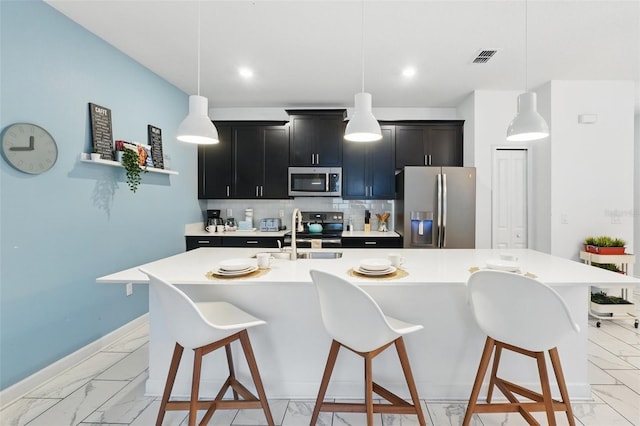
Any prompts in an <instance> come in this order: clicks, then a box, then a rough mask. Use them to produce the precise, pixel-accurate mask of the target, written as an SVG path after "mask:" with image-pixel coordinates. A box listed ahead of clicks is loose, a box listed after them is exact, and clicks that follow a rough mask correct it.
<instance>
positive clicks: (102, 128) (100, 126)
mask: <svg viewBox="0 0 640 426" xmlns="http://www.w3.org/2000/svg"><path fill="white" fill-rule="evenodd" d="M89 115H90V116H91V141H92V147H93V150H94V152H97V153H98V154H100V158H102V159H103V160H113V131H112V130H111V110H110V109H109V108H105V107H102V106H100V105H96V104H92V103H89Z"/></svg>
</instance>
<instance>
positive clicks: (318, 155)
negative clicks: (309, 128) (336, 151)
mask: <svg viewBox="0 0 640 426" xmlns="http://www.w3.org/2000/svg"><path fill="white" fill-rule="evenodd" d="M316 164H320V154H316Z"/></svg>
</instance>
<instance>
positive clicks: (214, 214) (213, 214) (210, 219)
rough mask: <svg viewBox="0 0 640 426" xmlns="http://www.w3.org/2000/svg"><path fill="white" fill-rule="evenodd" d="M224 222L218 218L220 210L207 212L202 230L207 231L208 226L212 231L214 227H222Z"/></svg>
mask: <svg viewBox="0 0 640 426" xmlns="http://www.w3.org/2000/svg"><path fill="white" fill-rule="evenodd" d="M223 224H224V221H223V220H222V218H221V217H220V210H207V220H206V221H205V223H204V229H205V230H206V231H208V230H209V227H210V226H213V227H214V229H215V227H216V225H223Z"/></svg>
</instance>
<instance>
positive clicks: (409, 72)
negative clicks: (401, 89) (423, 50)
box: [402, 67, 416, 78]
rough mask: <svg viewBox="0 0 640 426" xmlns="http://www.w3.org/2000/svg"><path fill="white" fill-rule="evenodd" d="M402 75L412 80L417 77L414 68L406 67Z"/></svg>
mask: <svg viewBox="0 0 640 426" xmlns="http://www.w3.org/2000/svg"><path fill="white" fill-rule="evenodd" d="M402 75H403V76H405V77H407V78H411V77H413V76H414V75H416V69H415V68H413V67H406V68H405V69H403V70H402Z"/></svg>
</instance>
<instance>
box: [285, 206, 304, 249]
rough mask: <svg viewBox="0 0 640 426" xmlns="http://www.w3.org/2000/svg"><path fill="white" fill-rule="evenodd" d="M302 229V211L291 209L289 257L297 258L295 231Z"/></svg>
mask: <svg viewBox="0 0 640 426" xmlns="http://www.w3.org/2000/svg"><path fill="white" fill-rule="evenodd" d="M302 231H304V227H303V226H302V213H301V212H300V209H297V208H296V209H293V214H292V215H291V255H290V257H289V259H291V260H296V259H297V258H298V247H297V245H296V238H297V237H296V232H302Z"/></svg>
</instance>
